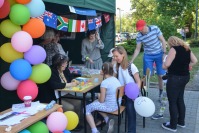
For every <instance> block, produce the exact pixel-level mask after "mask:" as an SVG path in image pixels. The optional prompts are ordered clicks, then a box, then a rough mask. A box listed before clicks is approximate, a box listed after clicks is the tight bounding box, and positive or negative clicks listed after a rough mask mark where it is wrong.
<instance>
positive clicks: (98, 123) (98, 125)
mask: <svg viewBox="0 0 199 133" xmlns="http://www.w3.org/2000/svg"><path fill="white" fill-rule="evenodd" d="M105 125H106V122H105V121H104V120H103V121H99V122H97V123H96V127H97V128H99V127H104V126H105Z"/></svg>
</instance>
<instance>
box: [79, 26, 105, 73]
mask: <svg viewBox="0 0 199 133" xmlns="http://www.w3.org/2000/svg"><path fill="white" fill-rule="evenodd" d="M103 48H104V43H103V42H102V40H101V39H100V36H99V34H98V32H96V30H91V31H88V32H87V38H85V39H84V40H83V41H82V51H81V54H82V61H84V62H85V65H86V67H87V68H91V69H98V70H100V69H101V68H102V63H103V62H102V58H101V54H100V49H103Z"/></svg>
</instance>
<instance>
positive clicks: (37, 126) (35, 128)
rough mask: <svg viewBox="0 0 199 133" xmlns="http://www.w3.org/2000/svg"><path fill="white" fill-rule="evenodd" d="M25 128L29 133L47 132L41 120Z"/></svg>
mask: <svg viewBox="0 0 199 133" xmlns="http://www.w3.org/2000/svg"><path fill="white" fill-rule="evenodd" d="M27 130H29V131H30V132H31V133H49V130H48V127H47V126H46V124H44V123H43V122H41V121H39V122H37V123H34V124H33V125H31V126H29V127H28V128H27Z"/></svg>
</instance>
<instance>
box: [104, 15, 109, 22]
mask: <svg viewBox="0 0 199 133" xmlns="http://www.w3.org/2000/svg"><path fill="white" fill-rule="evenodd" d="M103 15H104V20H105V22H106V23H108V21H109V20H110V15H109V14H107V13H105V14H103Z"/></svg>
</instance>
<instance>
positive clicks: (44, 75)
mask: <svg viewBox="0 0 199 133" xmlns="http://www.w3.org/2000/svg"><path fill="white" fill-rule="evenodd" d="M50 76H51V69H50V67H49V66H48V65H46V64H44V63H41V64H38V65H35V66H33V67H32V74H31V76H30V78H29V79H30V80H33V81H34V82H35V83H38V84H42V83H45V82H46V81H48V80H49V78H50Z"/></svg>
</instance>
